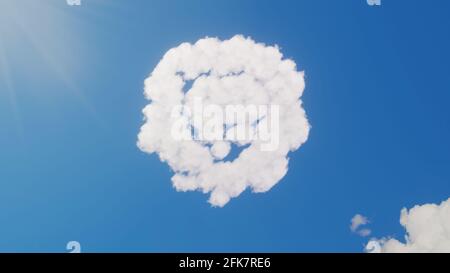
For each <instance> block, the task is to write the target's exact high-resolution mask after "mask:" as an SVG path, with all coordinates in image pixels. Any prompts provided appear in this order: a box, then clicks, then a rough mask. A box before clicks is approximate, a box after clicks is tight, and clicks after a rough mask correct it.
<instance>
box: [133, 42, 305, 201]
mask: <svg viewBox="0 0 450 273" xmlns="http://www.w3.org/2000/svg"><path fill="white" fill-rule="evenodd" d="M190 84H192V85H190ZM304 86H305V83H304V75H303V72H299V71H297V69H296V64H295V63H294V62H293V61H292V60H289V59H283V55H282V54H281V53H280V51H279V48H278V47H276V46H266V45H264V44H261V43H256V42H255V41H253V40H252V39H250V38H245V37H243V36H241V35H237V36H234V37H233V38H231V39H229V40H225V41H221V40H219V39H217V38H204V39H201V40H199V41H197V42H196V43H195V44H190V43H183V44H181V45H179V46H178V47H176V48H172V49H170V50H169V51H168V52H167V53H166V54H165V55H164V57H163V58H162V60H161V61H160V62H159V64H158V65H157V66H156V67H155V69H154V70H153V72H152V73H151V75H150V76H149V77H148V78H147V79H146V80H145V92H144V93H145V96H146V98H147V99H148V100H149V101H150V103H149V104H148V105H147V106H146V107H145V108H144V109H143V114H144V117H145V123H144V125H143V126H142V128H141V131H140V133H139V135H138V146H139V148H140V149H141V150H142V151H144V152H147V153H157V154H158V155H159V158H160V160H161V161H163V162H166V163H167V164H168V165H169V166H170V168H171V169H172V170H173V171H174V176H173V177H172V183H173V186H174V187H175V188H176V189H177V190H178V191H193V190H200V191H202V192H203V193H210V197H209V202H210V203H211V204H212V205H213V206H219V207H222V206H224V205H225V204H226V203H227V202H228V201H229V200H230V198H233V197H237V196H238V195H240V194H241V193H242V192H243V191H244V190H245V189H246V188H251V190H252V191H253V192H266V191H268V190H270V189H271V188H272V187H273V186H274V185H275V184H277V183H278V182H279V181H280V180H281V179H282V178H283V177H284V176H285V175H286V173H287V170H288V153H289V152H290V151H295V150H297V149H298V148H299V147H300V146H301V145H302V144H303V143H304V142H305V141H306V140H307V138H308V133H309V129H310V126H309V123H308V121H307V119H306V115H305V111H304V109H303V108H302V101H301V100H300V98H301V96H302V93H303V90H304ZM186 89H187V90H186ZM195 98H201V99H202V101H203V104H205V105H208V104H214V105H221V106H225V105H248V104H253V105H278V106H279V142H278V145H277V148H276V149H273V150H271V151H263V150H262V149H261V145H262V143H261V141H258V140H253V141H228V140H217V141H195V140H176V139H174V138H173V135H172V134H171V128H172V127H173V123H174V119H173V118H174V117H173V115H172V114H173V109H174V107H175V106H177V105H185V106H186V105H187V106H192V105H193V104H194V100H195ZM188 124H189V126H190V127H189V129H193V130H194V129H198V128H195V127H193V125H192V123H188ZM226 133H228V131H227V132H226ZM233 145H237V146H241V147H245V149H244V150H242V151H241V153H240V154H239V156H238V157H237V158H236V159H234V160H223V159H226V156H227V155H229V153H230V150H231V147H232V146H233ZM244 145H245V146H244Z"/></svg>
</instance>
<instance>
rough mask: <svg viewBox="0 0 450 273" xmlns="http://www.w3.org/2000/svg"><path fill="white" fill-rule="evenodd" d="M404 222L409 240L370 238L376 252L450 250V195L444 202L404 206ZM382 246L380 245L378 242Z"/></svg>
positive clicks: (406, 238)
mask: <svg viewBox="0 0 450 273" xmlns="http://www.w3.org/2000/svg"><path fill="white" fill-rule="evenodd" d="M400 224H401V225H402V226H403V227H404V228H405V229H406V235H405V242H404V243H402V242H400V241H398V240H397V239H394V238H388V239H380V240H372V241H370V242H369V244H370V245H371V247H367V249H374V250H376V252H397V253H405V252H450V198H449V199H448V200H447V201H443V202H442V203H441V204H440V205H436V204H425V205H420V206H415V207H413V208H412V209H410V210H407V209H406V208H403V209H402V211H401V214H400ZM374 243H377V245H378V246H379V247H376V244H374Z"/></svg>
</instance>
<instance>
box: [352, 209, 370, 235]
mask: <svg viewBox="0 0 450 273" xmlns="http://www.w3.org/2000/svg"><path fill="white" fill-rule="evenodd" d="M350 222H351V224H350V230H351V231H352V232H353V233H356V234H358V235H359V236H361V237H366V236H369V235H370V234H371V233H372V231H371V230H370V229H368V228H363V229H360V227H361V226H364V225H367V224H368V223H369V219H367V217H365V216H363V215H361V214H356V215H355V216H353V218H352V219H351V220H350Z"/></svg>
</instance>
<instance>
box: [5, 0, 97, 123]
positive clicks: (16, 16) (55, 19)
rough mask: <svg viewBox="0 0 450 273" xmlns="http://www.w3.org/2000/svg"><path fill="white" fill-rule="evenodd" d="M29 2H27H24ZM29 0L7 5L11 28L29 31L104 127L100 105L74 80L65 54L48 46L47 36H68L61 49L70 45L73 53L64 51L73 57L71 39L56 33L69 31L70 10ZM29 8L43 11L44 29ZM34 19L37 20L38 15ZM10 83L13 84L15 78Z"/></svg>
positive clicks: (45, 57)
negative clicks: (95, 105)
mask: <svg viewBox="0 0 450 273" xmlns="http://www.w3.org/2000/svg"><path fill="white" fill-rule="evenodd" d="M25 2H26V5H24V3H25ZM25 2H21V4H22V5H17V6H15V5H6V8H7V9H8V10H7V13H8V17H9V18H8V20H9V21H8V24H9V25H10V27H11V28H15V29H14V30H17V29H19V30H20V32H21V33H23V34H24V35H25V37H26V38H27V39H28V41H29V42H30V44H31V45H32V46H33V47H34V48H35V49H36V51H37V52H38V53H39V54H40V56H41V57H42V58H43V60H44V61H45V62H46V63H47V64H48V65H49V67H50V68H51V69H52V70H53V71H54V72H55V73H56V75H57V76H58V78H59V79H60V80H61V81H62V82H63V83H64V84H65V86H66V87H67V91H69V92H70V93H71V94H72V95H73V96H74V97H75V98H76V99H77V100H78V102H79V103H80V104H81V105H82V106H83V107H84V108H85V109H86V110H87V111H88V112H89V113H90V114H91V115H92V116H93V118H94V120H96V122H97V123H98V124H99V126H102V127H103V126H104V121H103V120H102V119H101V118H100V115H99V114H98V112H97V111H96V108H95V107H94V105H93V104H92V103H91V101H90V100H89V99H88V97H87V96H86V94H85V93H84V92H83V90H82V89H81V88H80V87H79V86H78V85H77V83H76V81H74V80H73V77H72V76H71V73H69V70H68V67H67V65H66V64H65V63H66V62H65V60H61V58H58V57H61V56H56V55H55V54H56V53H54V52H53V51H52V50H51V49H49V48H48V44H47V40H46V39H45V37H47V38H48V37H52V38H60V39H62V40H64V41H61V42H60V43H61V44H60V46H59V47H58V49H60V48H61V46H64V47H66V46H67V52H69V53H64V56H68V58H71V57H72V55H73V54H70V43H68V42H67V39H65V37H63V36H62V37H54V36H55V35H57V34H64V33H65V32H66V31H67V30H66V29H64V28H65V24H64V23H65V22H67V21H68V18H69V17H70V14H67V12H64V10H61V9H57V8H55V7H54V6H53V5H51V4H50V3H51V2H44V1H39V2H37V1H25ZM2 3H3V2H2ZM28 11H33V13H36V14H39V12H41V13H40V14H39V15H40V16H41V18H39V22H40V23H41V24H42V25H41V26H43V27H44V29H40V32H37V31H35V30H36V26H35V25H33V21H32V20H31V19H30V17H29V16H28V13H29V12H28ZM44 11H45V14H42V13H44ZM50 15H51V16H50ZM33 19H34V20H36V17H35V18H33ZM13 25H14V26H13ZM10 31H11V30H10ZM42 33H44V34H46V35H45V37H42ZM0 34H1V33H0ZM65 35H67V36H70V35H69V34H67V33H65ZM3 51H4V52H3V55H7V54H8V48H4V49H3ZM3 59H5V58H3ZM9 85H10V86H12V81H11V79H10V84H9ZM16 108H17V103H16Z"/></svg>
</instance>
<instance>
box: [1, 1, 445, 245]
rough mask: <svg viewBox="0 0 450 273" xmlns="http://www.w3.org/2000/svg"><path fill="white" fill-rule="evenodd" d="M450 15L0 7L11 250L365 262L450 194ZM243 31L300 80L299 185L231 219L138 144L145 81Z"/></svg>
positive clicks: (217, 5)
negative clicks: (365, 220)
mask: <svg viewBox="0 0 450 273" xmlns="http://www.w3.org/2000/svg"><path fill="white" fill-rule="evenodd" d="M449 11H450V3H449V2H448V1H446V0H435V1H419V0H410V1H406V0H402V1H388V0H384V1H382V5H381V6H380V7H371V6H368V5H367V4H366V1H364V0H352V1H331V0H314V1H312V0H304V1H250V0H248V1H200V0H194V1H145V0H136V1H119V0H109V1H106V0H103V1H101V0H82V5H81V6H79V7H71V6H68V5H66V3H65V1H64V0H46V1H44V0H42V1H39V3H37V2H36V1H30V0H0V22H1V25H0V58H1V59H0V60H1V61H0V124H1V129H0V148H1V150H0V251H2V252H7V251H20V252H24V251H32V252H49V251H50V252H65V251H66V250H65V246H66V243H67V242H68V241H71V240H76V241H79V242H80V243H81V245H82V251H84V252H97V251H104V252H174V251H177V252H198V251H201V252H208V251H214V252H229V251H231V252H232V251H239V252H240V251H244V252H247V251H251V252H311V251H312V252H334V251H337V252H360V251H362V249H363V244H364V243H365V242H367V240H368V239H367V238H360V237H358V236H357V235H355V234H352V233H351V232H350V230H349V224H350V218H351V217H352V216H353V215H354V214H356V213H362V214H364V215H366V216H368V217H369V218H370V220H371V224H370V228H371V229H372V231H373V236H376V237H382V236H386V235H392V236H395V237H397V238H399V239H402V238H403V233H404V231H403V230H402V228H401V226H400V225H399V223H398V219H399V213H400V209H401V208H402V207H405V206H406V207H411V206H414V205H415V204H422V203H439V202H441V201H443V200H445V199H447V198H448V197H449V196H450V169H449V168H448V164H449V162H450V144H449V142H448V140H449V139H450V126H449V124H450V108H449V107H448V102H449V100H450V82H449V76H448V73H449V67H448V65H449V63H450V51H449V50H448V49H449V48H450V37H449V35H448V30H449V28H450V18H449V17H448V12H449ZM235 34H243V35H246V36H250V37H252V38H253V39H255V40H256V41H258V42H264V43H266V44H278V45H279V46H280V48H281V51H282V52H283V53H284V55H285V57H288V58H292V59H293V60H295V61H296V63H297V65H298V67H299V69H302V70H305V73H306V89H305V93H304V95H303V101H304V107H305V109H306V112H307V114H308V119H309V121H310V123H311V125H312V130H311V133H310V137H309V140H308V142H307V143H306V144H305V145H304V146H302V147H301V148H300V149H299V150H297V151H296V152H294V153H291V154H290V162H289V172H288V174H287V175H286V176H285V177H284V179H283V180H282V181H281V182H280V183H278V184H277V185H276V186H275V187H274V188H273V189H272V190H270V191H269V192H267V193H264V194H251V193H250V192H248V191H247V192H245V193H244V194H242V195H241V196H240V197H238V198H235V199H232V200H231V202H230V203H229V204H227V205H226V206H225V207H224V208H220V209H219V208H211V207H210V205H209V204H208V203H207V202H206V200H207V196H205V195H203V194H201V193H198V192H188V193H178V192H176V191H175V190H174V189H173V188H172V185H171V183H170V178H171V176H172V175H173V173H172V172H171V171H170V169H169V167H168V166H167V165H166V164H164V163H161V162H160V161H159V160H158V158H157V156H156V155H148V154H145V153H143V152H141V151H140V150H139V149H138V148H137V147H136V137H137V133H138V132H139V128H140V126H141V125H142V114H141V109H142V108H143V107H144V106H145V105H146V103H147V102H146V100H145V99H144V96H143V94H142V92H143V81H144V79H145V78H146V77H147V76H148V74H149V73H150V72H151V71H152V69H153V68H154V66H155V65H156V64H157V63H158V62H159V60H160V59H161V57H162V56H163V54H164V53H165V52H166V51H167V50H168V49H170V48H172V47H174V46H177V45H179V44H180V43H182V42H195V41H196V40H198V39H200V38H203V37H205V36H210V37H211V36H212V37H216V36H217V37H219V38H221V39H228V38H231V37H232V36H234V35H235Z"/></svg>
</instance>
